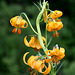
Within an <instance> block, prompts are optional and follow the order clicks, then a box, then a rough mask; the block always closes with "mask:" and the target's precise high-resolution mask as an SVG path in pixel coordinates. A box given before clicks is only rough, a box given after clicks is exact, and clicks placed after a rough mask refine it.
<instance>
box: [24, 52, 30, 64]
mask: <svg viewBox="0 0 75 75" xmlns="http://www.w3.org/2000/svg"><path fill="white" fill-rule="evenodd" d="M27 54H29V52H26V53H25V54H24V56H23V62H24V63H25V64H26V65H28V63H27V62H26V61H25V58H26V55H27Z"/></svg>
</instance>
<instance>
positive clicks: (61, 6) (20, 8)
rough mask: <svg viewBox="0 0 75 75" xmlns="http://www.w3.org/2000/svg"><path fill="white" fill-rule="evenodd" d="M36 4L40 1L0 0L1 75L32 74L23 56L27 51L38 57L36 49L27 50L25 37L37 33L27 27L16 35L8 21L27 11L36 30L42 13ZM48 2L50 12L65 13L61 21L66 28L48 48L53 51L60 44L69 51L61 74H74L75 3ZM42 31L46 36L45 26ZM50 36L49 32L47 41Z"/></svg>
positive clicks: (58, 0)
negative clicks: (38, 18) (36, 22)
mask: <svg viewBox="0 0 75 75" xmlns="http://www.w3.org/2000/svg"><path fill="white" fill-rule="evenodd" d="M33 2H35V3H37V2H39V0H0V75H30V74H29V72H28V69H27V68H28V67H29V66H27V65H25V64H24V63H23V60H22V57H23V54H24V53H25V52H27V51H30V54H29V56H30V55H31V54H34V55H36V54H37V52H34V50H33V48H28V47H26V46H25V45H24V42H23V39H24V37H25V36H26V35H31V34H32V35H33V34H34V33H33V32H32V30H31V29H30V27H28V28H26V29H22V34H21V35H18V34H14V33H12V29H13V28H14V27H12V26H11V25H10V22H9V21H10V19H11V18H12V17H14V16H16V15H20V13H21V12H25V13H26V14H27V15H28V17H29V19H30V21H31V23H32V25H33V27H34V28H35V30H36V26H35V21H36V17H37V15H38V13H39V11H38V10H37V8H36V7H35V5H33ZM49 3H50V9H51V10H56V9H57V10H61V11H62V12H63V16H62V17H61V19H62V22H63V24H64V27H63V28H62V29H61V30H60V31H59V32H60V37H58V38H53V39H52V42H51V44H50V46H49V49H52V48H53V46H54V45H55V44H57V43H58V44H59V46H60V47H64V48H65V50H66V56H65V58H64V59H63V60H62V61H61V63H62V62H63V61H65V63H64V65H63V67H62V68H61V70H60V72H59V73H58V75H75V25H74V21H75V0H49ZM24 18H25V17H24ZM41 28H42V35H44V29H45V25H44V24H43V23H41ZM51 35H52V34H50V33H49V32H48V39H49V38H50V36H51ZM40 52H41V53H42V52H43V51H42V50H40ZM29 56H28V57H29ZM28 57H27V58H28ZM40 75H41V74H40Z"/></svg>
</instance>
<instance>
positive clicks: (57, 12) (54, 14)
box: [48, 10, 63, 19]
mask: <svg viewBox="0 0 75 75" xmlns="http://www.w3.org/2000/svg"><path fill="white" fill-rule="evenodd" d="M62 15H63V13H62V12H61V11H58V10H55V11H54V12H52V13H51V14H49V15H48V16H49V17H52V18H53V19H56V18H58V17H61V16H62Z"/></svg>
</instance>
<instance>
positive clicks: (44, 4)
mask: <svg viewBox="0 0 75 75" xmlns="http://www.w3.org/2000/svg"><path fill="white" fill-rule="evenodd" d="M44 1H45V0H44ZM46 4H47V2H43V7H42V10H41V12H40V13H39V15H38V17H37V19H36V27H37V31H38V39H39V41H40V44H41V46H42V48H43V50H44V52H45V54H46V48H45V46H44V44H43V42H42V37H41V30H40V25H39V23H40V19H41V17H42V15H43V12H44V9H45V7H46Z"/></svg>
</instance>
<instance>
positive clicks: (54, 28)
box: [46, 22, 63, 37]
mask: <svg viewBox="0 0 75 75" xmlns="http://www.w3.org/2000/svg"><path fill="white" fill-rule="evenodd" d="M62 27H63V24H62V22H49V23H48V24H47V26H46V29H47V30H48V31H49V32H51V31H54V32H55V33H54V34H53V37H55V34H56V36H57V37H58V36H59V33H58V32H57V30H60V29H61V28H62Z"/></svg>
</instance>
